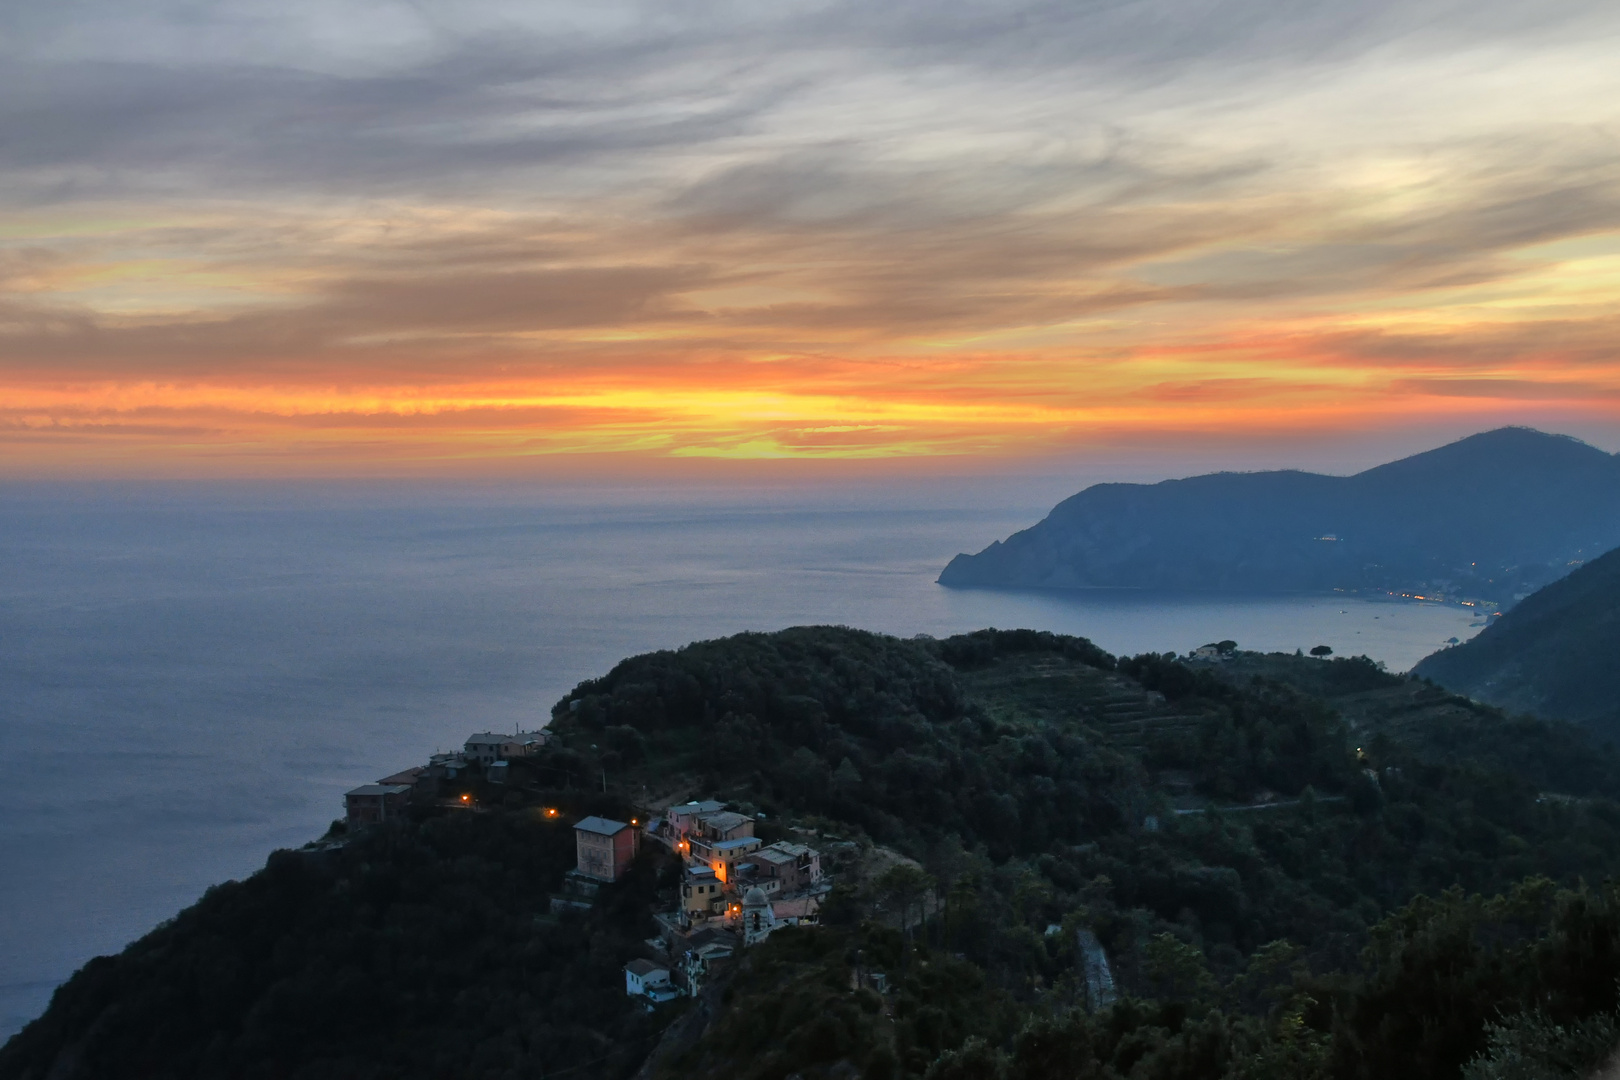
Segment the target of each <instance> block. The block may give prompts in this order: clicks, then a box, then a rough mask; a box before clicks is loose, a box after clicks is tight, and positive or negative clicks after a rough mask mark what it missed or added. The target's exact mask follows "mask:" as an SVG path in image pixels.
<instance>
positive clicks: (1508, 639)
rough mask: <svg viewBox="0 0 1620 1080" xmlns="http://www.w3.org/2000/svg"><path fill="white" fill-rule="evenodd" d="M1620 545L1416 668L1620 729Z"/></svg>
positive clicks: (1462, 686)
mask: <svg viewBox="0 0 1620 1080" xmlns="http://www.w3.org/2000/svg"><path fill="white" fill-rule="evenodd" d="M1617 655H1620V550H1617V551H1611V552H1609V553H1608V554H1606V555H1604V556H1603V557H1601V558H1599V559H1596V560H1594V561H1592V562H1589V563H1587V564H1586V565H1584V566H1582V567H1580V568H1579V569H1577V570H1576V571H1575V572H1574V573H1572V574H1570V575H1569V576H1568V577H1566V578H1564V579H1563V580H1562V581H1556V582H1553V583H1552V584H1551V585H1548V586H1547V587H1546V588H1544V589H1541V590H1539V591H1538V592H1536V593H1534V594H1532V595H1531V596H1528V597H1526V598H1525V599H1524V600H1523V601H1521V602H1520V603H1519V604H1518V605H1517V606H1515V607H1514V608H1513V609H1512V610H1510V611H1508V612H1507V613H1506V614H1504V615H1502V616H1501V617H1500V618H1497V619H1494V620H1493V621H1492V623H1491V625H1490V626H1487V627H1486V628H1485V629H1484V630H1482V631H1481V632H1480V634H1479V636H1478V637H1475V638H1473V639H1472V640H1470V641H1467V642H1464V643H1463V644H1461V645H1457V646H1454V647H1452V648H1449V649H1445V650H1442V651H1441V652H1437V653H1435V654H1433V655H1432V656H1429V657H1427V658H1425V659H1424V660H1423V662H1422V663H1420V664H1418V666H1417V668H1416V669H1415V673H1416V674H1418V675H1422V676H1425V677H1427V678H1430V679H1433V680H1435V681H1436V682H1438V683H1440V684H1442V685H1444V686H1447V687H1450V688H1451V689H1453V690H1456V691H1457V692H1458V693H1462V694H1467V695H1468V696H1470V697H1474V698H1479V699H1480V700H1482V701H1488V702H1490V703H1492V704H1493V705H1499V706H1501V707H1502V708H1504V709H1508V710H1511V711H1513V712H1530V713H1536V714H1539V715H1541V716H1551V717H1557V718H1559V719H1563V720H1572V721H1575V722H1577V723H1581V724H1585V725H1587V726H1589V727H1592V728H1593V729H1594V730H1596V731H1598V732H1599V733H1600V734H1602V735H1603V736H1604V737H1606V738H1611V739H1612V738H1617V737H1620V665H1616V664H1615V662H1614V658H1615V657H1616V656H1617Z"/></svg>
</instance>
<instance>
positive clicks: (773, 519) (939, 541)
mask: <svg viewBox="0 0 1620 1080" xmlns="http://www.w3.org/2000/svg"><path fill="white" fill-rule="evenodd" d="M1072 490H1073V485H1072V481H1069V480H1056V481H1054V480H1046V481H1038V480H1037V481H1028V482H1007V481H982V480H980V481H961V482H931V483H913V484H906V485H889V486H885V485H883V484H868V485H851V486H846V487H842V488H827V487H819V488H814V489H789V490H771V489H748V490H742V489H730V490H727V489H721V488H714V487H706V488H701V489H690V490H685V489H681V490H672V489H646V488H640V489H638V488H613V489H590V488H580V487H575V488H559V489H498V488H488V487H477V486H463V487H447V486H439V487H408V486H401V485H393V486H369V487H368V486H365V485H326V486H320V487H299V486H274V485H248V486H245V487H242V486H239V487H219V486H200V485H189V486H188V485H167V486H165V485H143V486H123V487H100V488H93V487H75V488H51V487H40V486H23V485H14V486H12V487H9V488H6V489H3V490H0V770H3V771H4V775H5V777H6V783H5V784H4V785H0V866H3V867H4V868H5V873H4V874H0V1037H4V1036H6V1035H9V1034H10V1033H11V1032H13V1031H15V1030H17V1029H18V1028H20V1027H21V1026H22V1024H24V1023H25V1022H26V1021H27V1020H28V1019H29V1018H31V1017H32V1016H34V1015H37V1014H38V1012H39V1011H40V1010H41V1009H42V1008H43V1007H44V1005H45V1003H46V1000H47V999H48V996H49V994H50V991H51V990H52V988H54V987H55V986H56V985H57V984H58V983H60V982H61V980H62V979H64V978H66V977H67V976H68V975H69V974H70V973H71V972H72V971H73V970H74V969H76V968H77V967H78V966H79V965H81V964H82V963H84V962H85V961H86V960H87V959H89V958H90V957H92V956H94V955H97V954H100V953H107V952H114V951H117V950H118V949H119V948H121V947H122V946H123V945H124V944H126V943H127V942H129V941H130V940H132V939H134V938H135V937H138V936H139V935H140V934H142V933H144V932H145V931H146V930H148V929H149V928H151V927H152V926H153V925H154V924H156V923H157V922H159V921H160V920H162V919H164V918H167V917H169V916H171V915H172V914H174V913H175V912H176V911H177V910H178V909H180V908H181V907H183V906H185V905H186V904H188V903H190V902H191V901H193V900H195V899H196V897H197V896H199V895H200V894H201V892H202V891H203V890H204V889H205V888H206V887H207V886H208V885H210V884H212V883H215V882H218V881H222V880H225V879H228V878H233V877H242V876H244V875H246V874H248V873H251V872H252V871H253V870H254V869H256V868H257V867H259V866H261V865H262V864H263V862H264V859H265V856H266V855H267V854H268V853H269V852H270V851H271V850H273V849H275V848H277V847H285V846H297V845H299V844H302V843H304V842H305V841H307V840H309V839H311V838H313V837H315V836H317V835H319V834H320V833H321V832H322V831H324V829H325V828H326V826H327V824H328V823H329V822H330V821H331V820H332V819H333V818H334V817H336V816H338V815H339V814H340V813H341V810H342V793H343V791H345V790H347V789H348V788H350V787H353V786H355V785H357V784H360V783H366V782H370V781H373V780H375V779H377V778H378V777H380V776H383V775H385V774H387V773H390V772H393V771H396V770H398V769H401V768H404V767H406V766H409V765H412V764H418V763H420V762H421V761H423V760H424V759H425V758H426V757H427V755H428V754H430V753H432V752H434V751H435V750H439V749H449V748H452V747H458V746H459V745H460V743H461V741H462V740H463V739H465V737H466V736H467V735H468V734H469V733H471V732H474V731H482V730H504V731H511V730H515V729H518V728H524V729H532V728H535V727H538V726H540V725H541V724H543V723H544V722H545V719H546V717H547V715H548V714H549V709H550V706H551V704H552V703H553V702H554V701H556V700H557V698H558V697H560V696H561V695H562V694H563V693H565V692H566V691H567V690H568V689H569V688H570V687H572V686H573V685H574V684H576V683H577V682H579V681H580V680H581V679H585V678H589V677H592V676H595V675H599V674H601V673H603V672H604V671H606V670H607V669H608V668H610V667H611V666H612V665H613V664H614V663H615V662H616V661H618V660H619V659H621V658H623V657H625V656H628V655H632V654H635V653H639V652H645V651H647V650H650V649H658V648H675V647H679V646H680V645H682V644H685V643H686V642H688V641H692V640H697V639H702V638H709V637H717V636H721V635H725V634H731V633H736V632H739V631H744V630H774V629H779V628H781V627H785V626H792V625H799V624H809V623H842V624H847V625H852V626H859V627H864V628H867V629H871V630H877V631H882V632H885V633H893V634H899V635H905V636H910V635H913V634H918V633H926V634H932V635H935V636H945V635H948V634H951V633H957V632H961V631H965V630H972V629H977V628H980V627H983V626H1000V627H1016V626H1027V627H1033V628H1037V629H1047V630H1054V631H1059V632H1062V633H1070V634H1080V635H1084V636H1086V637H1090V638H1092V639H1093V640H1095V641H1096V642H1097V643H1098V644H1100V645H1102V646H1103V647H1104V648H1106V649H1108V650H1109V651H1111V652H1115V653H1136V652H1143V651H1148V650H1152V651H1169V650H1175V651H1178V652H1184V651H1187V650H1189V649H1191V648H1194V647H1196V646H1197V645H1200V644H1203V643H1204V642H1207V641H1214V640H1218V639H1221V638H1233V639H1235V640H1237V641H1238V642H1239V643H1240V644H1241V645H1242V646H1243V647H1245V648H1257V649H1264V650H1274V649H1284V650H1287V651H1293V650H1294V649H1296V648H1306V649H1308V648H1310V647H1311V646H1313V645H1317V644H1326V645H1330V646H1331V647H1332V648H1333V649H1334V650H1335V651H1336V652H1337V653H1340V654H1353V653H1365V654H1366V655H1369V656H1372V657H1373V658H1375V659H1378V660H1382V661H1384V662H1385V663H1386V664H1388V666H1389V667H1390V668H1392V669H1396V670H1404V669H1405V668H1407V667H1409V666H1410V665H1411V664H1413V663H1415V662H1416V661H1417V660H1418V659H1420V658H1421V657H1422V656H1424V655H1426V654H1427V653H1429V652H1431V651H1433V650H1434V649H1435V648H1438V647H1440V645H1441V644H1442V643H1444V642H1445V641H1446V640H1447V639H1449V638H1452V637H1457V638H1466V637H1467V636H1469V635H1470V634H1472V633H1474V632H1477V628H1478V625H1477V624H1478V620H1477V619H1475V618H1473V617H1472V613H1470V612H1468V611H1466V610H1463V609H1459V608H1456V607H1449V606H1445V605H1438V604H1422V603H1412V602H1394V601H1379V600H1371V599H1363V598H1338V597H1235V596H1197V597H1189V596H1165V595H1153V594H1145V593H1136V592H1096V593H1065V594H1058V593H1006V592H993V591H974V590H969V591H961V590H948V589H944V588H942V587H940V586H938V585H937V584H935V583H934V578H935V576H936V575H937V574H938V573H939V570H940V568H941V567H942V566H943V565H944V564H945V562H946V561H948V560H949V558H950V557H951V556H952V555H954V554H956V553H957V552H958V551H964V550H965V551H975V550H978V549H979V548H981V547H983V546H984V544H986V543H988V542H989V541H990V540H991V539H996V538H999V537H1002V536H1005V535H1007V534H1008V533H1010V532H1012V531H1014V530H1015V529H1018V528H1021V527H1024V526H1026V525H1028V524H1030V523H1031V522H1033V521H1035V520H1037V519H1038V518H1039V517H1040V516H1042V515H1043V514H1044V513H1045V511H1046V509H1047V508H1049V507H1050V506H1051V505H1052V504H1053V503H1054V502H1056V501H1057V499H1058V498H1060V497H1062V496H1063V495H1065V494H1068V493H1069V492H1070V491H1072Z"/></svg>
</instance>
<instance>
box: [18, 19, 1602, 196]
mask: <svg viewBox="0 0 1620 1080" xmlns="http://www.w3.org/2000/svg"><path fill="white" fill-rule="evenodd" d="M24 7H26V8H27V9H28V10H27V11H26V12H23V11H22V9H23V8H24ZM570 7H574V8H578V9H580V10H581V11H588V10H590V7H591V6H590V5H584V4H578V5H561V6H560V8H559V7H553V8H544V7H541V8H538V9H537V11H538V12H539V14H538V15H537V16H535V17H532V18H529V19H528V20H527V21H524V20H523V19H521V18H517V17H514V16H510V15H497V14H496V13H493V12H489V11H486V10H485V9H484V8H481V7H479V6H478V5H465V6H463V5H454V6H452V5H420V6H414V7H413V8H412V9H411V10H413V11H418V12H424V13H426V14H425V15H423V17H422V18H421V19H420V21H421V22H422V23H423V28H422V30H421V34H420V37H421V40H420V41H415V42H412V43H409V44H398V43H393V44H391V43H389V42H388V41H387V40H386V39H385V40H384V41H383V42H382V43H380V44H377V45H375V46H371V47H361V46H353V47H351V49H350V55H347V56H346V57H345V56H342V55H339V56H331V55H319V52H320V50H318V49H316V48H315V47H314V46H310V47H309V49H308V50H307V51H308V52H309V53H310V54H311V55H310V56H309V57H307V58H303V57H301V54H300V50H299V48H298V45H299V35H300V33H307V34H310V35H314V34H315V30H314V29H313V27H304V28H301V27H300V24H299V22H298V21H297V19H296V18H294V17H293V16H292V15H289V16H288V17H287V18H286V19H283V20H281V21H280V22H278V23H276V24H275V25H274V26H273V27H267V25H266V24H267V20H265V19H262V18H247V17H244V16H242V15H241V14H240V13H238V12H236V11H235V9H232V8H229V7H227V6H226V5H224V4H214V5H209V4H202V5H187V6H185V7H178V8H173V9H170V10H169V11H168V12H167V13H165V12H164V10H163V9H162V8H160V7H159V8H156V9H154V11H153V13H152V14H150V15H148V16H146V17H144V18H143V17H142V15H141V14H140V12H141V11H142V10H145V7H144V6H142V8H133V7H131V6H130V5H124V4H115V3H112V2H110V0H105V2H99V3H98V2H83V3H78V4H73V5H67V4H63V5H54V4H53V5H18V6H17V8H16V9H14V10H13V12H12V14H11V16H10V20H9V21H10V22H11V24H12V25H11V26H10V27H9V29H10V30H11V34H10V35H9V36H10V37H11V38H12V40H13V41H14V42H16V44H14V45H13V46H12V49H11V54H10V55H9V56H7V57H5V61H6V62H5V63H3V64H0V130H3V131H4V132H5V135H4V139H3V142H0V169H3V170H4V173H3V174H0V175H7V176H9V178H10V184H9V186H10V188H11V190H12V191H13V192H18V191H21V192H26V193H27V194H28V196H30V197H32V198H33V199H36V200H47V201H50V200H61V199H71V198H82V197H91V196H94V197H106V196H107V195H109V194H117V193H119V192H120V191H126V190H147V191H178V192H181V193H195V192H197V191H205V190H208V189H210V187H213V186H217V185H220V184H228V185H238V186H246V187H248V188H251V189H253V190H256V191H264V190H284V191H287V192H290V193H296V192H311V191H313V192H333V191H341V192H348V193H353V192H356V191H361V192H364V193H378V194H382V193H389V192H429V193H439V194H461V195H468V194H486V195H494V196H500V197H506V198H510V197H512V196H513V194H514V193H513V192H512V191H511V190H510V189H509V187H508V185H509V184H510V183H512V182H513V174H515V175H516V176H520V177H523V178H526V179H527V180H528V181H529V182H531V183H532V182H534V174H535V171H536V170H537V169H552V170H557V172H558V174H559V175H554V176H551V177H547V178H542V180H541V186H542V188H543V187H545V186H546V185H550V184H558V183H568V182H571V183H573V184H576V185H577V184H579V183H587V184H596V183H600V182H601V181H602V178H603V176H605V175H611V176H612V177H613V179H614V180H615V181H616V182H618V183H622V184H633V182H634V180H635V178H637V177H640V178H641V180H642V182H644V183H645V182H651V183H657V184H661V185H670V184H671V181H670V180H669V179H668V178H667V177H664V176H662V175H660V174H661V172H662V167H661V165H650V163H649V161H648V155H652V156H653V157H654V158H656V159H657V161H658V162H662V161H663V160H664V159H665V158H666V157H668V156H669V155H691V154H693V153H697V152H701V151H704V150H705V149H709V150H714V151H716V152H725V151H727V150H728V148H729V144H731V143H732V142H734V141H735V140H739V139H745V138H756V139H762V140H763V141H764V142H765V143H766V144H772V145H776V146H778V147H789V148H791V149H792V152H793V153H795V154H797V155H798V157H797V158H795V159H793V160H799V161H802V160H803V159H804V158H805V157H806V156H808V157H820V158H821V159H822V160H824V162H826V163H828V165H829V167H832V168H837V167H839V166H840V165H841V164H847V163H849V162H852V161H853V162H857V163H859V162H861V161H862V160H863V159H864V158H865V157H866V156H868V155H869V153H871V152H872V149H873V148H871V147H866V146H863V145H861V143H860V140H859V139H852V140H847V141H835V142H828V141H826V140H825V139H824V138H821V137H812V138H811V139H810V141H809V144H808V145H806V146H803V147H796V146H794V144H795V142H796V140H797V139H798V137H799V136H798V135H797V134H796V133H795V132H793V131H792V130H787V129H784V128H783V127H781V125H782V124H784V123H788V122H790V121H791V120H792V119H793V116H792V108H793V107H794V106H796V105H803V104H804V103H805V101H806V96H807V95H808V94H810V93H811V92H812V91H813V90H817V91H824V90H825V89H826V88H827V87H828V86H836V85H838V84H839V83H840V82H841V81H846V80H857V79H860V78H862V77H864V76H868V75H872V74H874V73H881V74H885V75H887V76H891V77H893V79H894V80H895V85H896V87H897V88H899V89H897V91H896V92H901V93H903V92H904V87H905V86H906V85H907V83H908V81H909V80H914V79H919V78H933V79H935V80H938V79H946V80H949V79H950V78H951V77H952V74H951V73H953V72H954V73H955V74H956V77H959V78H961V79H964V80H968V79H974V78H981V79H985V80H988V81H989V82H991V83H992V84H995V85H999V86H1003V87H1006V88H1008V90H1009V92H1010V93H1012V94H1014V95H1015V96H1016V95H1017V94H1018V93H1024V94H1028V95H1033V96H1035V97H1040V96H1041V95H1050V94H1054V93H1059V92H1060V91H1061V89H1062V86H1063V85H1064V80H1069V81H1070V82H1071V83H1072V85H1073V86H1074V87H1076V88H1080V89H1087V88H1089V89H1091V90H1095V91H1104V92H1113V93H1153V92H1161V91H1162V92H1164V93H1169V94H1171V95H1172V96H1173V95H1175V94H1177V93H1180V94H1182V95H1184V96H1188V97H1192V98H1197V97H1201V96H1208V95H1209V94H1211V93H1216V94H1218V93H1222V92H1228V91H1233V90H1236V89H1238V88H1241V87H1243V86H1245V85H1248V84H1250V83H1255V82H1257V81H1263V80H1265V79H1267V78H1273V77H1275V76H1276V75H1277V73H1279V72H1286V71H1288V70H1290V69H1292V68H1305V69H1310V70H1319V69H1321V68H1322V67H1324V66H1327V65H1332V64H1336V63H1342V62H1345V61H1348V60H1350V59H1352V58H1354V57H1357V56H1360V55H1362V54H1366V53H1368V52H1369V51H1373V50H1380V49H1383V50H1387V49H1389V48H1390V47H1392V46H1400V45H1405V46H1408V47H1410V48H1414V49H1422V48H1430V49H1444V48H1458V47H1462V46H1464V45H1467V44H1469V43H1477V42H1482V41H1493V40H1502V41H1512V42H1514V43H1515V44H1516V45H1517V46H1518V47H1525V46H1526V43H1527V42H1533V41H1534V40H1535V39H1537V38H1538V37H1548V38H1557V37H1559V36H1560V35H1562V36H1569V35H1571V34H1575V33H1577V32H1578V31H1580V30H1581V29H1582V28H1583V27H1587V26H1589V24H1593V23H1601V22H1602V21H1603V20H1604V19H1605V18H1606V16H1605V12H1606V11H1607V10H1608V5H1604V4H1601V3H1597V2H1584V3H1576V2H1570V0H1565V2H1561V3H1544V4H1537V5H1525V4H1520V3H1506V2H1486V3H1468V4H1463V3H1460V2H1452V0H1438V2H1436V0H1430V2H1428V3H1398V2H1395V0H1377V2H1366V3H1356V4H1346V3H1342V2H1340V0H1333V2H1328V0H1295V2H1292V3H1285V4H1278V3H1276V2H1274V0H1221V2H1216V0H1147V2H1139V3H1125V2H1121V0H1090V2H1079V3H1075V2H1067V0H1065V2H1058V0H1025V2H990V0H975V2H968V0H929V2H926V3H923V2H897V3H889V4H870V3H856V2H853V0H851V2H838V3H824V4H797V5H782V6H781V7H780V8H774V7H773V9H772V10H770V11H769V12H767V13H765V14H761V9H759V8H755V7H748V6H744V5H737V4H729V3H685V4H678V5H671V6H669V7H667V8H666V7H661V6H660V7H654V6H653V5H645V6H641V7H638V6H635V5H622V6H617V7H615V6H612V5H604V6H603V7H604V8H605V9H606V10H607V11H609V12H613V11H618V12H622V13H623V14H622V15H620V17H618V18H608V19H604V20H602V21H603V22H604V24H605V25H602V26H598V27H595V28H592V27H590V26H588V25H585V24H587V23H588V22H589V20H586V19H583V18H565V17H562V16H560V15H558V14H556V12H557V11H559V10H561V11H563V12H566V11H567V10H568V9H569V8H570ZM291 10H292V12H293V13H294V15H296V13H297V11H298V10H299V9H297V8H294V9H291ZM373 10H374V9H373ZM346 11H352V14H351V15H349V16H348V17H347V20H345V14H344V13H345V12H346ZM367 11H368V9H367V8H361V7H357V6H355V5H352V4H342V3H336V4H332V5H327V9H326V10H325V12H324V14H323V16H322V19H323V21H325V22H335V23H338V24H340V25H341V24H344V23H345V21H347V22H348V23H350V24H352V25H350V27H349V30H350V32H351V33H352V34H353V35H354V36H355V37H361V36H363V35H364V33H365V30H366V26H367V23H366V18H367ZM311 21H312V22H313V21H314V20H313V19H312V20H311ZM103 22H104V23H106V24H108V26H109V27H110V28H125V29H127V33H125V34H124V35H123V36H122V38H120V40H119V42H118V45H117V47H116V48H115V47H114V46H113V45H111V44H108V43H107V42H106V41H104V40H102V39H99V38H95V37H94V36H92V39H91V41H90V42H89V43H88V44H84V43H81V44H78V45H75V46H73V47H71V48H70V47H67V46H65V45H63V44H62V43H61V42H62V40H63V39H66V40H68V41H70V42H71V41H76V40H77V38H75V37H74V36H73V35H72V34H71V33H70V28H71V26H72V25H74V24H77V25H81V26H84V25H88V26H95V25H97V24H98V23H103ZM1612 28H1613V26H1612V19H1610V29H1611V31H1612ZM188 33H189V34H191V35H193V36H195V38H196V39H197V42H198V44H199V46H202V47H200V48H198V49H197V50H195V51H193V52H187V51H186V50H185V49H184V48H183V43H184V42H185V40H186V36H187V34H188ZM111 35H112V30H111V29H109V31H108V34H107V35H106V36H108V37H110V36H111ZM233 35H234V37H233ZM261 38H262V39H263V44H262V45H260V46H257V47H256V46H255V41H256V40H257V39H261ZM147 40H149V41H150V44H149V45H147V46H145V47H143V46H142V42H143V41H147ZM98 41H100V44H99V45H98V44H97V42H98ZM222 43H225V44H222ZM209 45H213V46H214V47H213V48H209V47H207V46H209ZM301 59H302V60H303V62H300V60H301ZM1041 80H1048V82H1047V83H1045V84H1044V85H1043V84H1041ZM1052 80H1055V81H1052ZM913 86H914V89H915V91H916V92H917V93H918V94H921V95H924V96H926V94H927V93H929V92H930V91H929V89H928V86H927V85H926V84H924V83H913ZM1178 88H1179V89H1178ZM1116 104H1117V103H1116ZM1153 104H1155V103H1149V107H1151V106H1152V105H1153ZM1076 119H1077V120H1079V121H1081V122H1085V120H1086V118H1085V117H1077V118H1076ZM1123 119H1125V120H1128V119H1129V108H1127V109H1126V115H1125V116H1124V117H1123ZM1009 123H1011V124H1013V125H1015V126H1016V125H1017V124H1018V123H1019V118H1018V117H1016V116H1014V117H1009ZM1009 164H1016V163H1009ZM563 174H566V175H563ZM734 183H735V180H734ZM695 197H696V196H695Z"/></svg>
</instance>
